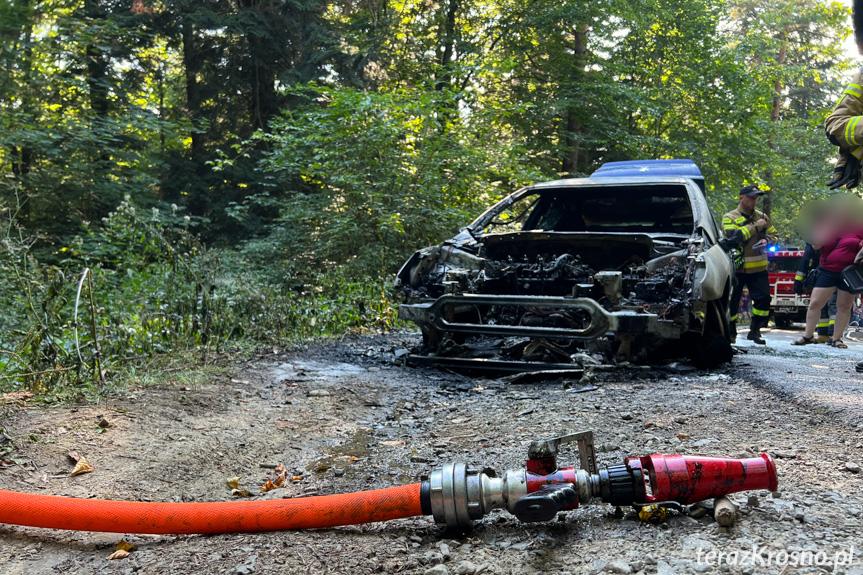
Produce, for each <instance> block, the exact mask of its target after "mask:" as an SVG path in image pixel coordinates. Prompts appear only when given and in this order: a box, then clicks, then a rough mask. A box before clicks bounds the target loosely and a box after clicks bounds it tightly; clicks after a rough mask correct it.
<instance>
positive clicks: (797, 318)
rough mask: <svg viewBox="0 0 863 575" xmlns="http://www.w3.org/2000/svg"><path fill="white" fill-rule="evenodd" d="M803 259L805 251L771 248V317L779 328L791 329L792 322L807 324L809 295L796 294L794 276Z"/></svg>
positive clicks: (768, 259)
mask: <svg viewBox="0 0 863 575" xmlns="http://www.w3.org/2000/svg"><path fill="white" fill-rule="evenodd" d="M802 258H803V250H799V249H795V248H789V249H780V248H778V247H777V246H770V248H769V249H768V252H767V261H768V266H767V271H768V275H769V277H770V296H771V297H770V316H771V317H772V318H773V323H774V324H775V325H776V327H778V328H783V327H789V326H790V325H791V323H792V322H805V321H806V309H807V308H808V307H809V295H810V294H808V293H804V294H803V295H797V294H795V293H794V276H795V275H796V274H797V266H798V265H800V260H801V259H802Z"/></svg>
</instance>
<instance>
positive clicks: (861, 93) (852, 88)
mask: <svg viewBox="0 0 863 575" xmlns="http://www.w3.org/2000/svg"><path fill="white" fill-rule="evenodd" d="M845 93H846V94H851V95H852V96H856V97H858V98H860V97H863V86H860V84H849V85H848V87H847V88H845Z"/></svg>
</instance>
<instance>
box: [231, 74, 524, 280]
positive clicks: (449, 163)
mask: <svg viewBox="0 0 863 575" xmlns="http://www.w3.org/2000/svg"><path fill="white" fill-rule="evenodd" d="M308 93H309V91H308V90H304V91H302V92H299V91H298V92H294V95H295V97H297V98H299V97H301V96H303V95H305V94H308ZM309 99H310V100H311V101H310V102H309V103H308V104H307V105H304V106H299V107H297V108H296V109H295V110H293V111H291V112H289V113H287V114H285V116H284V117H283V118H281V119H279V120H278V121H276V122H274V123H273V124H272V125H271V130H270V132H269V133H266V134H260V135H259V138H260V139H261V140H263V141H264V142H266V145H267V149H268V150H269V151H268V153H267V154H266V157H265V159H264V160H263V161H262V163H261V167H262V169H263V170H264V171H265V172H267V173H270V174H276V175H277V176H278V178H279V180H278V181H279V184H280V185H281V186H282V190H284V191H282V192H280V195H279V196H278V197H275V196H273V195H267V196H264V197H261V198H255V201H256V202H258V203H260V202H266V203H267V205H269V206H273V207H276V208H278V209H279V214H280V215H279V219H278V224H277V225H276V226H274V227H273V228H272V231H271V233H270V234H269V235H268V236H267V237H266V238H264V239H262V240H258V241H256V242H253V246H251V247H252V248H253V250H254V251H255V252H256V253H259V254H260V253H261V251H262V250H265V254H266V248H267V247H270V250H269V253H270V254H273V253H276V254H279V256H281V257H280V259H281V261H282V263H283V268H282V273H284V274H286V275H289V276H290V277H295V278H299V281H301V282H305V281H307V280H308V278H309V277H313V276H315V275H317V274H316V273H315V272H314V271H313V270H319V269H326V268H334V267H336V268H338V267H341V266H345V267H346V273H347V274H348V275H349V276H350V277H356V278H366V277H383V276H385V275H386V274H388V273H391V272H392V271H394V270H395V269H396V267H397V266H398V265H399V264H400V263H402V262H403V261H404V259H405V257H407V255H409V254H410V252H411V251H413V250H415V249H417V248H418V247H420V246H422V245H425V244H430V243H434V242H437V241H440V239H441V238H442V237H443V236H445V235H452V233H453V232H454V231H455V230H457V229H458V227H459V226H460V225H464V224H466V223H467V222H468V221H469V220H470V218H471V217H472V216H474V215H476V214H477V213H478V212H479V211H481V210H482V209H483V208H485V207H487V206H488V205H489V203H490V202H492V201H494V200H496V199H497V198H499V197H500V196H501V194H503V193H507V192H509V191H512V190H513V189H514V188H516V187H519V186H521V185H523V184H524V183H526V182H528V181H531V180H535V179H537V178H538V177H539V174H538V173H537V172H536V171H535V170H532V169H531V168H530V166H529V164H525V163H524V162H523V161H522V156H521V153H520V152H521V150H519V148H518V147H517V146H516V145H514V144H513V143H511V142H500V141H498V140H496V139H495V138H494V135H493V132H492V131H491V130H489V129H488V126H489V125H490V124H489V123H488V122H487V120H490V119H489V118H485V117H484V116H482V115H480V114H475V115H471V116H468V117H463V116H461V115H459V114H458V113H457V102H458V100H457V95H454V94H451V93H450V92H448V91H445V90H444V91H442V90H422V89H413V90H396V91H393V92H386V93H366V92H362V91H359V90H355V89H350V88H342V89H338V90H336V89H321V90H320V92H318V93H317V94H314V95H313V96H309ZM442 110H443V111H444V112H442ZM448 110H452V111H451V112H449V111H448ZM245 213H247V212H246V211H245V210H243V209H237V210H235V214H236V215H237V217H242V216H243V215H244V214H245ZM263 259H265V260H270V261H271V260H272V259H273V258H272V255H264V256H263Z"/></svg>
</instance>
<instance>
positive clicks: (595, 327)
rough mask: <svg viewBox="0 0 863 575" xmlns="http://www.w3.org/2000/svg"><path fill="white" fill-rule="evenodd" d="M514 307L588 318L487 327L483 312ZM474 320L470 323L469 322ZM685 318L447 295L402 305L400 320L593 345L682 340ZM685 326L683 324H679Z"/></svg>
mask: <svg viewBox="0 0 863 575" xmlns="http://www.w3.org/2000/svg"><path fill="white" fill-rule="evenodd" d="M493 306H496V307H498V308H500V307H513V308H521V309H524V310H540V311H547V312H550V313H554V312H559V311H574V310H577V311H580V312H582V313H583V314H585V325H583V327H581V328H572V327H565V328H561V327H551V326H529V325H520V324H515V325H504V324H499V323H494V322H487V321H485V320H484V319H483V318H484V317H486V315H487V314H486V313H484V310H487V309H489V308H490V307H493ZM465 317H471V319H470V320H468V321H466V320H465V319H457V318H465ZM685 317H686V316H684V318H676V319H674V320H672V319H665V318H662V317H660V316H659V315H658V314H655V313H650V312H647V311H644V310H642V309H621V310H616V311H607V310H606V309H605V308H603V307H602V306H601V305H599V303H597V302H596V300H593V299H590V298H567V297H544V296H498V295H443V296H441V297H439V298H437V299H436V300H434V301H432V302H426V303H414V304H402V305H400V306H399V319H403V320H406V321H412V322H414V323H416V324H418V325H419V326H420V327H424V328H428V329H434V330H436V331H439V332H445V333H466V334H471V335H480V334H481V335H493V336H502V337H508V336H520V337H544V338H561V339H568V340H575V341H593V340H596V339H599V338H600V337H603V336H606V335H608V334H609V333H611V334H616V335H624V334H628V335H642V334H650V335H655V336H657V337H659V338H663V339H665V338H667V339H678V338H680V337H681V336H682V335H683V334H684V333H685V332H686V331H687V330H688V327H689V326H688V325H685V323H686V322H685ZM681 320H682V321H681Z"/></svg>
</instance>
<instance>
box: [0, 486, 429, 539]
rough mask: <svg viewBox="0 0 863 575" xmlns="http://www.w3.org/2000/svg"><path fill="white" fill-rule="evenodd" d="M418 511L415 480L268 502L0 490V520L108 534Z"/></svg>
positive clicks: (245, 528)
mask: <svg viewBox="0 0 863 575" xmlns="http://www.w3.org/2000/svg"><path fill="white" fill-rule="evenodd" d="M415 515H423V512H422V507H421V504H420V484H419V483H414V484H412V485H404V486H401V487H389V488H387V489H377V490H375V491H360V492H357V493H346V494H342V495H323V496H317V497H300V498H296V499H276V500H267V501H225V502H213V503H149V502H134V501H105V500H99V499H76V498H72V497H56V496H53V495H34V494H30V493H17V492H14V491H3V490H0V523H9V524H13V525H26V526H29V527H49V528H54V529H71V530H75V531H107V532H110V533H154V534H180V533H239V532H252V531H279V530H284V529H312V528H318V527H335V526H337V525H355V524H359V523H370V522H373V521H387V520H389V519H401V518H404V517H413V516H415Z"/></svg>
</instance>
